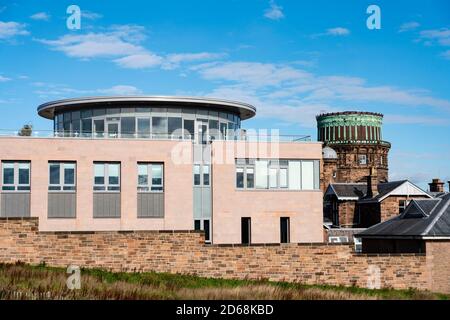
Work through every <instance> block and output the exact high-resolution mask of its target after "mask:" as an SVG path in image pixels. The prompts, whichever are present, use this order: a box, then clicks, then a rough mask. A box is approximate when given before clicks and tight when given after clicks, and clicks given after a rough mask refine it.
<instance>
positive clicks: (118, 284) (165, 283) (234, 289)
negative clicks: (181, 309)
mask: <svg viewBox="0 0 450 320" xmlns="http://www.w3.org/2000/svg"><path fill="white" fill-rule="evenodd" d="M67 276H68V275H67V274H66V270H65V269H63V268H54V267H47V266H44V265H39V266H31V265H25V264H21V263H18V264H0V299H133V300H134V299H158V300H159V299H183V300H184V299H186V300H190V299H200V300H203V299H208V300H214V299H243V300H246V299H251V300H253V299H270V300H300V299H301V300H318V299H320V300H324V299H325V300H330V299H333V300H354V299H414V300H423V299H449V298H450V296H448V295H443V294H437V293H432V292H427V291H418V290H413V289H411V290H393V289H382V290H369V289H363V288H357V287H336V286H320V285H302V284H297V283H286V282H270V281H263V280H261V281H253V280H252V281H250V280H225V279H213V278H200V277H195V276H189V275H178V274H168V273H155V272H146V273H125V272H108V271H104V270H100V269H83V270H82V271H81V289H79V290H68V289H67V286H66V280H67Z"/></svg>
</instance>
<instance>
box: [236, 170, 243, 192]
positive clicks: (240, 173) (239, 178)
mask: <svg viewBox="0 0 450 320" xmlns="http://www.w3.org/2000/svg"><path fill="white" fill-rule="evenodd" d="M243 187H244V169H243V168H236V188H243Z"/></svg>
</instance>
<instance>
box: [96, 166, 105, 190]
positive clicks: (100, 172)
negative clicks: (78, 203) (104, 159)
mask: <svg viewBox="0 0 450 320" xmlns="http://www.w3.org/2000/svg"><path fill="white" fill-rule="evenodd" d="M94 183H95V184H105V165H104V164H100V163H96V164H95V165H94ZM94 190H96V189H95V188H94Z"/></svg>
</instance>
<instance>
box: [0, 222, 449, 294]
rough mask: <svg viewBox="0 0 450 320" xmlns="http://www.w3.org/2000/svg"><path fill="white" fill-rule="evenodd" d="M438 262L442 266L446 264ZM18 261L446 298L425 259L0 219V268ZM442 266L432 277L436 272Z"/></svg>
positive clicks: (445, 287) (445, 285) (444, 288)
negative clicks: (423, 292)
mask: <svg viewBox="0 0 450 320" xmlns="http://www.w3.org/2000/svg"><path fill="white" fill-rule="evenodd" d="M446 245H447V248H448V243H446ZM444 258H445V259H447V260H446V261H442V262H440V263H441V264H440V266H443V263H444V262H445V263H447V264H450V262H449V261H448V259H449V256H446V257H444ZM19 260H20V261H23V262H25V263H30V264H38V263H41V262H44V261H45V263H46V264H48V265H52V266H60V267H65V266H67V265H69V264H76V265H79V266H83V267H88V268H104V269H107V270H112V271H156V272H170V273H184V274H194V275H198V276H203V277H220V278H230V279H231V278H232V279H269V280H274V281H290V282H300V283H305V284H328V285H344V286H359V287H367V286H370V285H371V284H375V285H376V284H377V274H378V273H379V275H380V277H379V280H380V282H379V284H380V286H381V287H383V288H387V287H390V288H397V289H407V288H417V289H434V288H439V291H442V292H450V284H449V282H448V281H447V282H444V283H442V282H443V281H441V278H440V277H441V275H440V274H439V275H438V276H436V279H432V278H433V277H434V276H433V275H434V274H435V273H430V271H429V270H430V267H429V266H428V264H430V263H433V261H434V259H430V258H429V257H427V256H425V255H415V254H407V255H364V254H355V253H353V248H352V246H351V245H330V244H283V245H279V244H272V245H253V246H241V245H205V244H204V235H203V233H199V232H193V231H160V232H155V231H136V232H126V231H119V232H110V231H108V232H72V233H70V232H39V231H38V220H37V218H28V219H0V262H6V263H14V262H16V261H19ZM440 266H436V267H434V268H431V270H432V271H436V272H440V271H439V270H440V268H441V267H440ZM444 277H445V276H444ZM434 280H435V281H434ZM437 282H440V286H439V287H438V286H436V287H434V286H432V284H433V283H437Z"/></svg>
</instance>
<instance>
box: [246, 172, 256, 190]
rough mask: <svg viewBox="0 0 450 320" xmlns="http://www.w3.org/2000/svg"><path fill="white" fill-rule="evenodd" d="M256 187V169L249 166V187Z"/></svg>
mask: <svg viewBox="0 0 450 320" xmlns="http://www.w3.org/2000/svg"><path fill="white" fill-rule="evenodd" d="M254 187H255V170H254V169H253V168H247V188H251V189H252V188H254Z"/></svg>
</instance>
